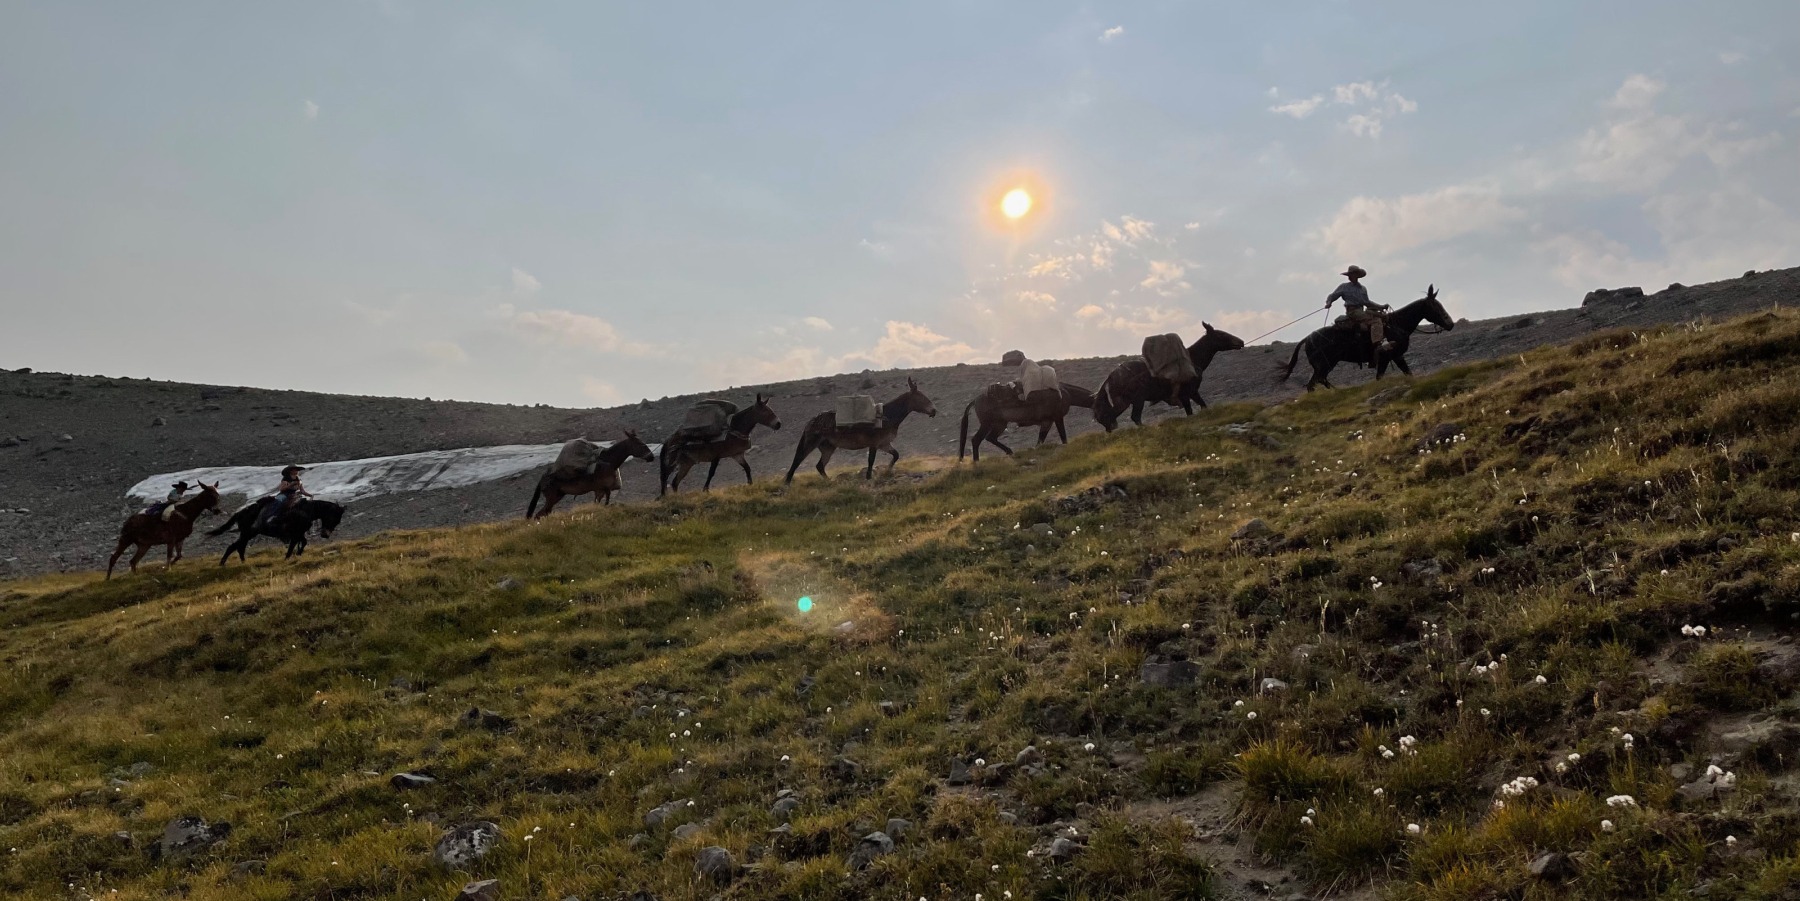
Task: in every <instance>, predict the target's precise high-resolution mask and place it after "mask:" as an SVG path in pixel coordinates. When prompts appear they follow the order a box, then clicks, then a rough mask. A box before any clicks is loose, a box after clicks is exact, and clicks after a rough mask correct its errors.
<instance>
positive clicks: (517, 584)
mask: <svg viewBox="0 0 1800 901" xmlns="http://www.w3.org/2000/svg"><path fill="white" fill-rule="evenodd" d="M494 587H495V588H498V589H500V590H501V591H517V590H519V589H521V588H524V587H525V583H524V582H521V581H519V580H518V579H516V578H514V577H512V576H507V577H506V578H504V579H501V580H500V581H498V582H495V583H494Z"/></svg>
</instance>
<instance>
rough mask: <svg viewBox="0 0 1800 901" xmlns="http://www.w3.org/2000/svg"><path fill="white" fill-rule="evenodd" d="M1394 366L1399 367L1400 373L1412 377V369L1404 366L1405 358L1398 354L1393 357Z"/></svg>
mask: <svg viewBox="0 0 1800 901" xmlns="http://www.w3.org/2000/svg"><path fill="white" fill-rule="evenodd" d="M1394 365H1395V366H1397V367H1399V369H1400V371H1401V372H1402V373H1404V374H1406V375H1412V367H1411V366H1408V365H1406V358H1405V357H1403V356H1400V355H1399V354H1395V355H1394Z"/></svg>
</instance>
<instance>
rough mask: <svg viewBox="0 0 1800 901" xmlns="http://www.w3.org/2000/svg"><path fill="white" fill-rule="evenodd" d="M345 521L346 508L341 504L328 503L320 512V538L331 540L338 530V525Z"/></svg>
mask: <svg viewBox="0 0 1800 901" xmlns="http://www.w3.org/2000/svg"><path fill="white" fill-rule="evenodd" d="M343 521H344V507H343V505H341V504H333V503H330V502H326V503H323V504H321V505H320V510H319V537H320V538H330V537H331V533H332V532H334V531H336V530H337V527H338V523H340V522H343Z"/></svg>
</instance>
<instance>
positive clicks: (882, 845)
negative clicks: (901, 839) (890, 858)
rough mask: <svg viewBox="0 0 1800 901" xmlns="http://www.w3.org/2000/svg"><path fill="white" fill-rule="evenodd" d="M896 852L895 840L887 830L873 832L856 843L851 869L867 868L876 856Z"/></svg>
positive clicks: (851, 859) (851, 856) (851, 857)
mask: <svg viewBox="0 0 1800 901" xmlns="http://www.w3.org/2000/svg"><path fill="white" fill-rule="evenodd" d="M892 853H894V840H893V839H891V838H889V837H888V836H887V833H885V832H871V833H869V834H868V835H865V836H863V839H862V841H860V842H858V843H857V844H856V850H855V851H854V852H852V853H851V854H850V869H852V870H866V869H868V868H869V864H871V863H874V862H875V858H877V857H883V856H885V855H888V854H892Z"/></svg>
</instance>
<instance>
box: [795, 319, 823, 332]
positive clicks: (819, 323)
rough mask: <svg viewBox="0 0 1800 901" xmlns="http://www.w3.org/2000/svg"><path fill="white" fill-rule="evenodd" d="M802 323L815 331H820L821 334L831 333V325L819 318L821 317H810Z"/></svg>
mask: <svg viewBox="0 0 1800 901" xmlns="http://www.w3.org/2000/svg"><path fill="white" fill-rule="evenodd" d="M800 321H801V322H804V323H806V325H807V327H809V328H811V329H813V330H814V331H820V332H829V331H831V323H830V322H827V321H825V319H824V318H822V317H819V316H808V317H806V318H804V319H802V320H800Z"/></svg>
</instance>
